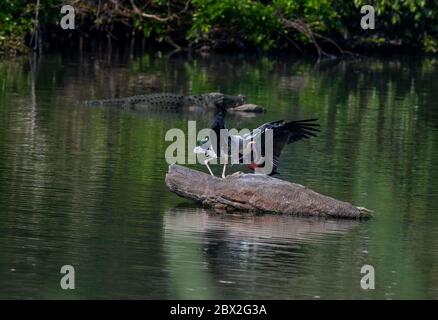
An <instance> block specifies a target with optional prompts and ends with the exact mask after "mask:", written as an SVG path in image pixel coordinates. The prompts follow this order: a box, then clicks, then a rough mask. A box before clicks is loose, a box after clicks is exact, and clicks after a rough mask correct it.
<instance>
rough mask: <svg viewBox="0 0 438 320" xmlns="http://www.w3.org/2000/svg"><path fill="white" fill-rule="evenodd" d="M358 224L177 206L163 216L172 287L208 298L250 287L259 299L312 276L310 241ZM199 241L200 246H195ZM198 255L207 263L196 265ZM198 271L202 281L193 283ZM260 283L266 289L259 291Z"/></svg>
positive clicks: (229, 295) (181, 293)
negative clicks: (221, 212) (222, 212)
mask: <svg viewBox="0 0 438 320" xmlns="http://www.w3.org/2000/svg"><path fill="white" fill-rule="evenodd" d="M358 224H359V222H358V221H352V220H325V219H306V218H300V217H291V216H284V215H248V214H243V215H240V214H234V215H230V214H222V215H220V214H216V213H214V212H212V211H209V210H204V209H195V210H187V209H184V208H182V209H181V208H180V209H172V210H170V211H169V212H168V213H166V214H165V216H164V230H165V231H164V237H165V243H166V246H165V247H166V251H167V254H168V261H169V268H170V276H171V277H170V278H171V280H172V286H173V287H174V288H175V289H176V291H177V293H178V294H179V296H177V297H179V298H181V297H187V296H189V297H191V298H203V297H205V294H207V295H209V297H210V298H236V297H238V295H236V292H239V291H242V292H245V291H248V292H249V291H250V292H252V293H251V295H250V297H259V298H260V297H263V296H264V295H265V294H266V293H267V292H269V291H271V290H276V291H277V290H278V289H279V287H283V286H289V285H290V282H291V281H292V282H293V281H295V280H296V279H299V278H302V277H305V276H306V275H309V272H308V270H306V267H305V266H306V264H308V263H309V261H308V258H307V257H306V255H307V253H308V252H309V250H310V249H309V244H308V243H312V242H313V243H314V242H317V241H318V240H320V239H321V238H323V236H324V235H334V234H342V233H345V232H348V231H349V230H351V229H353V228H354V227H356V226H357V225H358ZM194 243H196V244H197V245H196V246H192V244H194ZM182 252H185V253H184V254H182ZM195 255H196V256H197V259H196V260H195V261H201V262H202V263H198V264H197V263H194V261H193V256H195ZM194 275H196V281H197V282H201V281H202V284H201V285H197V286H194V285H193V282H194V281H195V280H194ZM201 279H202V280H201ZM257 287H260V288H263V291H260V292H259V291H257V290H255V291H254V288H257ZM289 295H290V292H289V290H288V289H286V290H285V291H284V293H283V294H281V295H280V297H283V298H288V297H292V296H289Z"/></svg>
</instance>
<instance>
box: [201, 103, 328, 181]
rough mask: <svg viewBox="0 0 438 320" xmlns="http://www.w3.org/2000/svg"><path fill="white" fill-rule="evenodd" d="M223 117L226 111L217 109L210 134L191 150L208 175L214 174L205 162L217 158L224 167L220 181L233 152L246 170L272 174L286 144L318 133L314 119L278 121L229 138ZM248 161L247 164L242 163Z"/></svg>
mask: <svg viewBox="0 0 438 320" xmlns="http://www.w3.org/2000/svg"><path fill="white" fill-rule="evenodd" d="M225 117H226V110H225V109H222V108H219V109H218V110H217V111H216V114H215V119H214V122H213V126H212V128H211V129H212V130H211V134H210V135H209V136H208V137H206V138H205V139H203V140H201V143H200V145H199V146H197V147H196V148H195V149H194V150H193V151H194V152H195V153H198V154H204V155H205V158H206V159H205V160H204V164H205V165H206V166H207V168H208V171H209V172H210V174H211V175H212V176H214V174H213V172H212V170H211V168H210V166H209V162H210V161H211V160H213V159H221V160H222V161H223V164H224V167H223V170H222V178H225V170H226V166H227V164H228V163H229V158H230V157H232V156H233V151H236V150H237V161H238V163H246V164H247V166H248V168H250V169H251V170H254V171H255V172H258V173H260V172H263V173H264V174H267V175H273V174H276V173H278V171H277V168H278V165H279V161H280V155H281V152H282V150H283V148H284V147H285V146H286V145H287V144H289V143H293V142H296V141H299V140H302V139H308V138H311V137H316V132H318V131H319V128H318V127H319V124H318V123H316V122H317V120H318V119H306V120H298V121H284V120H278V121H273V122H268V123H264V124H262V125H261V126H259V127H258V128H256V129H254V130H252V131H251V132H249V133H246V134H242V135H233V134H230V132H229V130H228V129H227V127H226V124H225ZM268 130H272V132H271V133H272V135H268V134H267V133H268ZM269 137H272V141H271V148H266V146H267V144H266V142H267V138H269ZM269 152H272V154H269ZM248 159H249V161H244V160H248ZM263 168H267V170H268V171H266V170H262V169H263Z"/></svg>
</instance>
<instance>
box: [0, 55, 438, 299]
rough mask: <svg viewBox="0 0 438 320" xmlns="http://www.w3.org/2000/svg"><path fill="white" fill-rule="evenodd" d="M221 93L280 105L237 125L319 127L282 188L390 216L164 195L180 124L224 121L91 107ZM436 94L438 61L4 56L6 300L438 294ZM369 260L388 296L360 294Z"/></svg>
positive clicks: (1, 181) (287, 169)
mask: <svg viewBox="0 0 438 320" xmlns="http://www.w3.org/2000/svg"><path fill="white" fill-rule="evenodd" d="M32 70H33V71H32ZM210 91H220V92H225V93H228V94H244V95H246V96H247V97H248V99H249V102H252V103H256V104H260V105H263V106H265V107H266V108H267V110H268V112H267V113H265V114H262V115H257V116H249V115H247V116H240V115H234V116H230V118H229V121H228V125H229V127H235V128H239V129H240V128H254V127H256V126H258V125H260V124H261V123H263V122H266V121H273V120H278V119H286V120H288V119H301V118H308V117H312V118H313V117H317V118H319V121H320V124H321V133H320V135H319V136H318V137H317V138H313V139H311V140H306V141H300V142H297V143H294V144H291V145H288V146H287V147H286V148H285V149H284V152H283V154H282V157H281V164H280V168H279V171H280V173H281V175H280V178H281V179H285V180H289V181H293V182H297V183H300V184H303V185H306V186H308V187H310V188H312V189H314V190H316V191H318V192H320V193H323V194H326V195H330V196H333V197H335V198H338V199H342V200H345V201H348V202H352V203H354V204H356V205H360V206H365V207H367V208H370V209H372V210H374V211H375V217H374V218H373V219H371V220H368V221H344V220H321V219H306V218H297V217H287V216H277V215H255V216H254V215H220V214H216V213H214V212H212V211H210V210H207V209H203V208H202V207H200V206H198V205H197V204H195V203H193V202H191V201H188V200H184V199H182V198H179V197H177V196H176V195H175V194H172V193H171V192H169V191H168V189H167V188H166V186H165V184H164V177H165V174H166V172H167V167H168V165H167V163H166V161H165V158H164V154H165V150H166V148H167V146H168V145H169V142H166V141H165V139H164V136H165V134H166V131H167V130H168V129H170V128H180V129H182V130H184V131H187V121H188V120H196V121H197V127H198V129H200V128H202V127H208V126H209V125H210V123H211V118H212V115H211V114H209V113H199V112H189V113H185V114H180V113H175V112H167V113H166V112H149V113H140V112H129V111H125V110H117V109H115V108H103V107H87V106H83V105H77V104H75V102H76V101H78V100H83V99H97V98H111V97H120V96H128V95H134V94H143V93H149V92H177V93H184V94H189V93H205V92H210ZM437 101H438V60H435V59H432V58H421V59H419V58H411V57H391V58H363V59H360V60H349V61H329V62H322V63H320V64H315V63H314V62H312V61H303V60H296V59H288V58H275V57H265V58H260V57H258V58H257V57H248V56H240V55H235V56H221V55H212V56H187V55H184V56H182V55H180V56H175V55H174V56H165V55H163V54H144V55H141V56H138V57H132V56H131V57H130V56H123V55H113V56H108V55H99V54H95V55H93V54H90V55H81V56H71V55H65V54H51V55H46V56H43V57H42V59H41V60H40V61H39V62H38V63H36V64H35V65H34V67H31V66H30V64H29V61H28V60H26V58H23V59H17V60H14V61H9V60H8V61H2V62H0V298H26V299H31V298H33V299H37V298H40V299H52V298H54V299H58V298H62V299H78V298H85V299H91V298H94V299H108V298H122V299H129V298H138V299H151V298H166V299H167V298H176V299H179V298H184V299H191V298H194V299H198V298H205V299H215V298H226V299H235V298H239V299H250V298H260V299H263V298H266V299H276V298H278V299H307V298H309V299H330V298H336V299H338V298H346V299H351V298H354V299H403V298H415V299H416V298H427V299H433V298H435V299H436V298H438V166H437V165H436V164H437V159H438V104H437ZM191 167H194V168H196V169H199V170H204V171H206V169H205V168H204V167H202V166H200V165H197V166H193V165H192V166H191ZM241 169H242V168H240V167H238V166H235V168H232V169H231V170H230V173H231V172H233V171H237V170H241ZM214 171H215V172H216V174H219V173H220V168H219V167H216V166H215V167H214ZM63 265H71V266H73V267H74V269H75V287H76V288H75V290H62V289H61V287H60V280H61V277H62V275H61V274H60V269H61V266H63ZM363 265H371V266H373V267H374V270H375V289H374V290H364V289H362V288H361V285H360V280H361V278H362V277H363V274H361V272H360V271H361V267H362V266H363Z"/></svg>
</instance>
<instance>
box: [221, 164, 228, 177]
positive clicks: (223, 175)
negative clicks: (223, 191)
mask: <svg viewBox="0 0 438 320" xmlns="http://www.w3.org/2000/svg"><path fill="white" fill-rule="evenodd" d="M226 168H227V161H226V160H225V162H224V168H223V169H222V179H225V178H226V175H225V169H226Z"/></svg>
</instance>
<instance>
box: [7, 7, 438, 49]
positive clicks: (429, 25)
mask: <svg viewBox="0 0 438 320" xmlns="http://www.w3.org/2000/svg"><path fill="white" fill-rule="evenodd" d="M40 2H41V5H40V10H39V22H40V24H41V25H44V26H52V27H53V28H52V30H56V29H57V28H56V26H57V22H58V21H59V18H60V14H59V9H60V7H61V5H62V4H63V3H64V2H63V1H61V0H41V1H40ZM35 3H36V2H30V3H29V2H28V1H25V0H18V1H13V0H3V1H1V2H0V51H2V50H3V51H5V50H8V48H9V47H11V48H12V50H16V51H21V50H22V49H23V44H24V39H25V37H26V36H27V35H29V34H30V33H31V32H32V29H33V26H34V22H33V19H34V16H35ZM72 4H73V5H74V7H75V9H76V11H77V12H76V18H77V25H78V26H79V28H80V29H81V31H82V32H85V33H87V32H91V31H93V32H95V31H98V32H101V33H104V34H109V35H111V36H113V35H114V32H116V33H117V32H122V33H125V34H132V31H135V34H137V35H139V34H141V35H143V37H145V38H147V39H152V40H155V41H158V42H161V41H163V40H166V41H167V42H168V43H171V44H172V45H175V43H176V45H178V46H189V45H191V46H195V47H200V46H202V44H204V43H207V44H209V45H211V46H212V47H226V46H230V45H233V46H236V45H237V46H239V47H247V48H248V47H252V48H254V47H257V48H261V49H263V50H270V49H277V48H282V47H283V46H284V45H286V44H288V43H290V42H291V41H292V42H295V43H296V44H298V45H299V46H303V45H304V46H305V45H306V44H308V43H310V42H314V41H315V39H316V40H317V41H320V40H321V38H322V37H329V38H331V39H333V40H335V41H342V45H343V46H344V47H349V46H350V47H353V46H356V45H359V46H360V45H364V44H365V45H366V44H369V43H372V44H374V45H378V46H380V45H393V44H403V45H406V46H412V47H418V48H421V50H423V51H424V52H431V53H434V52H437V51H438V42H437V41H438V19H437V18H438V2H436V1H434V0H394V1H388V0H374V1H369V0H354V1H351V2H350V1H345V2H340V1H335V0H268V1H262V0H190V1H189V2H187V1H186V0H155V1H150V2H147V3H146V4H145V3H144V2H143V1H140V0H134V1H131V0H115V1H111V2H106V1H104V2H101V1H96V0H83V1H73V2H72ZM366 4H371V5H373V6H374V8H375V10H376V29H375V30H372V31H370V30H367V31H364V30H362V29H361V28H360V19H361V17H362V15H361V14H360V8H361V6H363V5H366ZM289 22H290V23H289ZM288 23H289V24H288ZM119 34H120V33H119ZM315 37H316V38H315Z"/></svg>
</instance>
